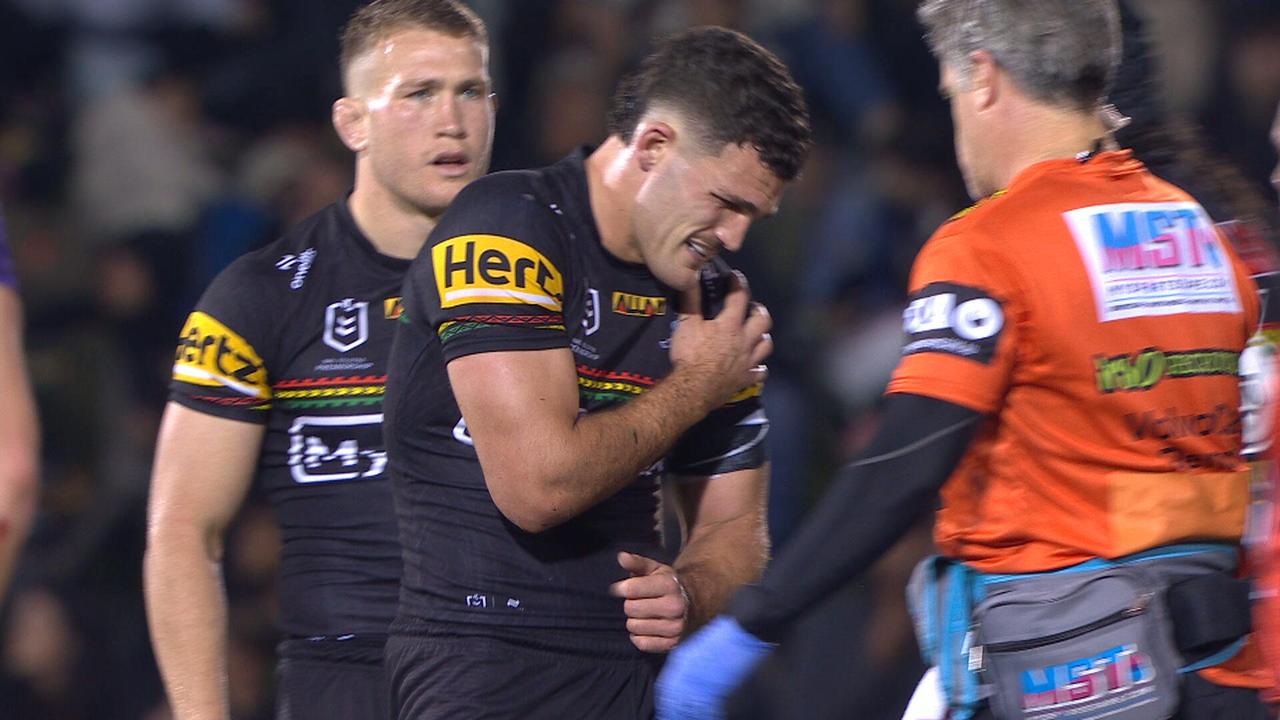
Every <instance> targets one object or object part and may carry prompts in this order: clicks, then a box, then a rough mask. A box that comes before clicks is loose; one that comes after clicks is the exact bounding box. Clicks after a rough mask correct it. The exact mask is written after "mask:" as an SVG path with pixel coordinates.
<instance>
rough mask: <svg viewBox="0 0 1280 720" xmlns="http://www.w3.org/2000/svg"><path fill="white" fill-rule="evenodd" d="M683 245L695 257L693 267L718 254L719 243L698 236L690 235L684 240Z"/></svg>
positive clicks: (699, 265)
mask: <svg viewBox="0 0 1280 720" xmlns="http://www.w3.org/2000/svg"><path fill="white" fill-rule="evenodd" d="M684 246H685V248H687V249H688V250H689V253H690V254H691V255H693V257H694V258H695V260H696V263H695V267H701V266H702V264H703V263H705V262H706V261H708V260H710V259H711V258H713V257H715V256H716V255H718V254H720V246H719V243H710V242H707V241H705V240H699V239H698V238H693V237H691V238H689V239H688V240H685V241H684Z"/></svg>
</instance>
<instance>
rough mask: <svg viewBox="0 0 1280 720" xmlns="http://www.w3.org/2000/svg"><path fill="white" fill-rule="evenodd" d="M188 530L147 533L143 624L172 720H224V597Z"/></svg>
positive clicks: (216, 570)
mask: <svg viewBox="0 0 1280 720" xmlns="http://www.w3.org/2000/svg"><path fill="white" fill-rule="evenodd" d="M205 547H206V544H205V542H204V541H203V539H202V538H201V537H200V536H199V533H196V532H193V531H184V530H174V531H171V532H165V531H157V530H155V529H154V528H153V529H152V530H151V532H150V537H149V541H148V547H147V554H146V559H145V563H144V579H145V582H144V586H145V590H146V601H147V621H148V625H149V626H150V629H151V642H152V645H153V646H154V649H155V654H156V659H157V661H158V663H159V665H160V674H161V676H162V677H163V679H164V685H165V690H166V692H167V693H168V695H169V702H170V704H171V706H172V708H173V712H174V717H175V718H176V720H224V719H225V718H228V717H229V716H230V711H229V706H228V700H227V667H226V655H227V648H226V643H227V641H226V635H227V607H226V595H225V592H224V591H223V587H222V573H221V570H220V564H219V562H218V561H217V560H215V559H214V558H212V557H210V554H209V552H208V551H207V550H206V549H205Z"/></svg>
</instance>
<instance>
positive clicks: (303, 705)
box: [276, 640, 391, 720]
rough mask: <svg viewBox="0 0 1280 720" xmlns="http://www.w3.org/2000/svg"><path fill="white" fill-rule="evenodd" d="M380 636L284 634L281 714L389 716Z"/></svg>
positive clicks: (336, 719) (333, 719)
mask: <svg viewBox="0 0 1280 720" xmlns="http://www.w3.org/2000/svg"><path fill="white" fill-rule="evenodd" d="M382 645H383V643H382V642H381V641H376V642H371V641H348V642H338V641H323V642H312V641H308V640H285V641H284V642H282V643H280V645H279V646H278V647H277V648H276V654H277V655H278V656H279V658H280V660H279V662H278V663H277V664H276V720H387V718H390V717H391V689H390V687H389V686H388V685H387V676H386V673H384V672H383V671H382V652H383V650H382Z"/></svg>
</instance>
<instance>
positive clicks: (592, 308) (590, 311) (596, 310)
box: [582, 288, 600, 335]
mask: <svg viewBox="0 0 1280 720" xmlns="http://www.w3.org/2000/svg"><path fill="white" fill-rule="evenodd" d="M582 329H583V331H584V332H585V333H586V334H587V335H594V334H595V332H596V331H597V330H599V329H600V291H599V290H597V289H595V288H587V306H586V308H585V309H584V310H583V311H582Z"/></svg>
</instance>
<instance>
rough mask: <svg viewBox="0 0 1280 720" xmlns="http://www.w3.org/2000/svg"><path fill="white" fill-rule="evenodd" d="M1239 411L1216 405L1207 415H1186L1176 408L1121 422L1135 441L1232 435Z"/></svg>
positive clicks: (1131, 415) (1236, 429)
mask: <svg viewBox="0 0 1280 720" xmlns="http://www.w3.org/2000/svg"><path fill="white" fill-rule="evenodd" d="M1240 421H1241V414H1240V411H1239V410H1237V409H1236V408H1233V407H1228V406H1226V405H1222V404H1219V405H1217V406H1216V407H1214V408H1213V410H1210V411H1209V412H1200V413H1188V412H1183V411H1180V410H1178V408H1172V407H1171V408H1164V409H1163V410H1158V411H1157V410H1146V411H1143V412H1140V413H1128V414H1126V415H1125V416H1124V423H1125V425H1126V426H1127V427H1128V428H1129V431H1130V432H1131V433H1133V439H1134V440H1135V441H1142V440H1146V439H1147V438H1155V439H1156V440H1181V439H1182V438H1189V437H1209V436H1210V435H1236V434H1239V432H1240V424H1241V423H1240Z"/></svg>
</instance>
